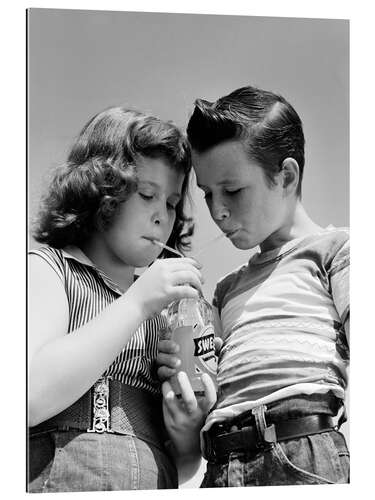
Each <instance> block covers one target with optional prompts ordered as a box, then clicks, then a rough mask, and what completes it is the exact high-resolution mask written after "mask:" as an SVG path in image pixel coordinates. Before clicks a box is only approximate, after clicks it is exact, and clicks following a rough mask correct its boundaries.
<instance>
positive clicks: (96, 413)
mask: <svg viewBox="0 0 375 500" xmlns="http://www.w3.org/2000/svg"><path fill="white" fill-rule="evenodd" d="M111 379H112V377H110V376H107V377H100V378H99V379H98V380H97V381H96V382H95V384H94V386H93V388H92V424H91V429H87V432H97V433H99V434H102V433H103V432H113V431H112V430H111V427H110V411H109V381H110V380H111Z"/></svg>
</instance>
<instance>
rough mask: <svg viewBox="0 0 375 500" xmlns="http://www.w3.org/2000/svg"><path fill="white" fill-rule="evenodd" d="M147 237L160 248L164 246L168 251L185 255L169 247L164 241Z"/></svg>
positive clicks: (181, 255)
mask: <svg viewBox="0 0 375 500" xmlns="http://www.w3.org/2000/svg"><path fill="white" fill-rule="evenodd" d="M147 239H150V241H152V243H154V244H155V245H157V246H158V247H160V248H165V249H166V250H169V251H170V252H172V253H174V254H176V255H178V256H179V257H185V255H183V254H182V253H181V252H179V251H178V250H176V249H174V248H172V247H169V246H168V245H165V244H164V243H162V242H161V241H159V240H156V239H155V238H147Z"/></svg>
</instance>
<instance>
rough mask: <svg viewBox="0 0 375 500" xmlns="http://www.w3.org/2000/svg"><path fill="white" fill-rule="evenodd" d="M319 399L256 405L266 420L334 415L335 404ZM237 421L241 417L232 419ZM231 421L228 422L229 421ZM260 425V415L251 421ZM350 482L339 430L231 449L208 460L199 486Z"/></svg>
mask: <svg viewBox="0 0 375 500" xmlns="http://www.w3.org/2000/svg"><path fill="white" fill-rule="evenodd" d="M332 401H333V404H330V403H327V401H319V398H314V397H311V396H310V397H309V398H304V397H301V398H293V399H289V400H285V401H280V402H278V403H276V404H273V405H270V409H269V411H266V408H265V407H264V406H263V407H260V408H259V410H258V413H259V414H260V416H261V418H263V419H265V421H266V423H271V422H272V423H277V420H278V419H279V420H281V419H290V418H298V417H302V416H307V415H313V414H317V413H325V414H331V415H335V414H336V410H337V407H336V408H335V403H334V400H332ZM235 420H236V422H235V423H236V424H238V423H239V421H240V420H241V419H238V417H237V419H235ZM231 423H233V422H229V426H230V425H231ZM253 425H256V426H257V427H258V429H260V424H259V422H258V420H256V421H254V422H253ZM348 482H349V451H348V448H347V445H346V441H345V438H344V436H343V435H342V433H340V432H338V431H337V430H334V431H330V432H323V433H320V434H314V435H310V436H303V437H300V438H296V439H290V440H286V441H281V442H276V443H264V447H261V448H260V449H259V450H257V451H252V452H249V451H246V450H241V451H236V452H231V453H229V455H228V456H227V458H226V459H224V460H218V461H208V463H207V471H206V474H205V476H204V479H203V482H202V484H201V488H217V487H227V486H229V487H230V486H273V485H274V486H276V485H278V486H280V485H297V484H333V483H348Z"/></svg>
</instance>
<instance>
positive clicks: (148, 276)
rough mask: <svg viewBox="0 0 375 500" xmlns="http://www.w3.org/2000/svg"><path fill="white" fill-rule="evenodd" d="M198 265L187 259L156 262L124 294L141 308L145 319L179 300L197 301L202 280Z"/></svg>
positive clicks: (159, 260)
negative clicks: (191, 299)
mask: <svg viewBox="0 0 375 500" xmlns="http://www.w3.org/2000/svg"><path fill="white" fill-rule="evenodd" d="M200 267H201V266H200V264H198V262H196V261H195V260H194V259H190V258H188V257H184V258H180V259H179V258H176V259H158V260H156V261H155V262H154V263H153V264H152V266H150V267H149V268H148V269H147V270H146V271H145V272H144V273H143V274H142V275H141V276H140V277H139V278H138V279H137V281H136V282H135V283H134V284H133V285H132V286H131V287H130V288H129V290H128V291H127V292H126V294H127V295H128V296H129V297H132V298H133V299H134V300H135V301H136V302H137V303H138V304H139V305H140V306H141V308H142V311H143V313H144V316H145V317H146V318H147V317H149V316H152V315H153V314H156V313H159V312H160V311H162V310H163V309H164V308H165V307H166V306H167V305H168V304H169V303H171V302H173V301H174V300H179V299H182V298H198V296H199V291H201V289H202V283H203V278H202V274H201V272H200Z"/></svg>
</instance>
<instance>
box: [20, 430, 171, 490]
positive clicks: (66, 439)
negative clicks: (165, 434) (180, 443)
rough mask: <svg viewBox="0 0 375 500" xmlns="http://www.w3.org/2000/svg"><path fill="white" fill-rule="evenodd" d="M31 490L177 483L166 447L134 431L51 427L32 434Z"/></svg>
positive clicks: (155, 486)
mask: <svg viewBox="0 0 375 500" xmlns="http://www.w3.org/2000/svg"><path fill="white" fill-rule="evenodd" d="M28 474H29V477H28V481H29V484H28V491H29V492H30V493H44V492H70V491H109V490H136V489H141V490H147V489H159V488H178V478H177V470H176V468H175V466H174V464H173V462H172V461H171V459H170V458H169V456H168V455H167V454H166V452H165V451H164V450H162V449H160V448H158V447H156V446H154V445H152V444H148V443H147V442H145V441H142V440H140V439H138V438H136V437H134V436H131V435H120V434H109V433H103V434H97V433H87V432H80V431H72V430H70V431H52V432H46V433H44V434H41V435H37V436H32V437H30V441H29V471H28Z"/></svg>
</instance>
